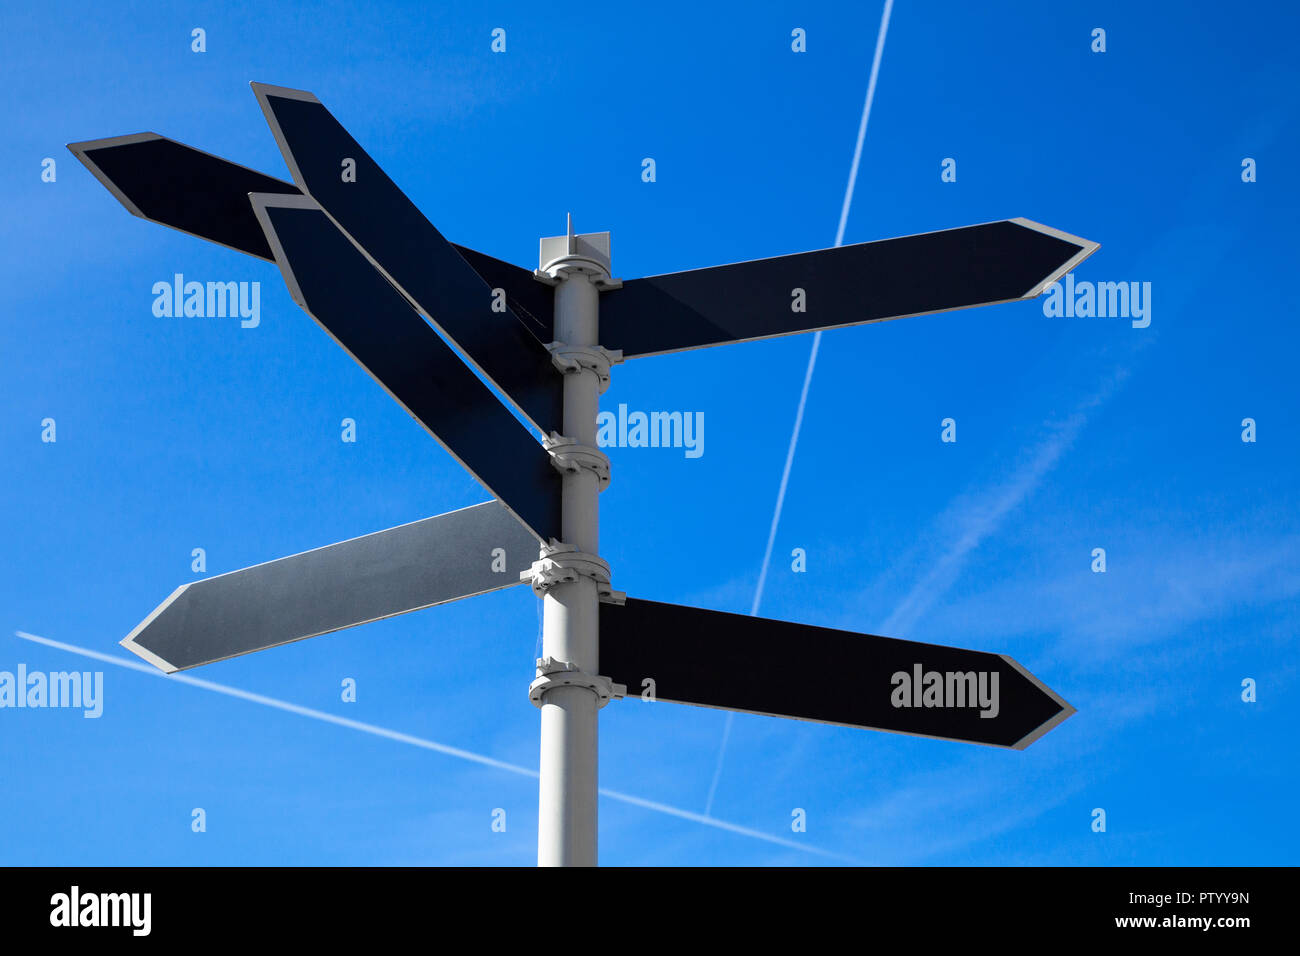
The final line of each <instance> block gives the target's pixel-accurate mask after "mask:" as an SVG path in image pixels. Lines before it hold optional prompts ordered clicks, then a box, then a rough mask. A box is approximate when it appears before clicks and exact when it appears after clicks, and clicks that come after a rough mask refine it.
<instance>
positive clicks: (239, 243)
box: [68, 133, 555, 345]
mask: <svg viewBox="0 0 1300 956" xmlns="http://www.w3.org/2000/svg"><path fill="white" fill-rule="evenodd" d="M68 149H70V150H72V152H73V154H74V155H75V156H76V157H77V158H78V159H80V160H81V162H82V163H84V164H85V166H86V168H87V169H89V170H90V171H91V172H92V173H93V174H94V175H95V178H96V179H98V180H99V181H100V182H101V183H103V184H104V186H105V187H106V188H107V189H108V191H109V192H111V193H112V194H113V195H114V196H115V197H116V198H117V200H118V201H119V202H120V203H121V204H122V205H123V206H125V207H126V209H127V211H128V212H130V213H131V214H132V215H133V216H139V217H140V218H141V219H147V220H149V221H150V222H155V223H158V224H159V225H162V226H169V227H170V228H172V229H179V230H180V231H181V232H185V233H189V234H190V235H192V236H198V237H199V238H200V239H207V240H209V241H211V242H216V243H220V244H221V245H223V246H228V247H229V248H231V249H234V250H236V251H238V252H245V253H247V254H249V255H250V256H257V257H258V258H259V259H266V260H267V261H273V260H274V256H272V255H271V247H270V246H268V245H267V244H266V236H265V235H263V233H262V227H261V226H260V225H259V224H258V222H257V217H256V216H255V215H254V214H253V207H252V206H251V205H249V202H248V194H249V193H255V192H256V193H284V194H285V195H290V196H300V195H302V190H300V189H299V188H298V187H297V186H295V185H294V184H293V183H286V182H285V181H284V180H283V179H276V178H275V177H274V176H267V175H266V174H265V173H259V172H257V170H254V169H249V168H248V167H247V166H240V165H239V164H238V163H232V162H231V161H230V160H228V159H222V158H221V157H220V156H213V155H212V154H211V153H205V152H203V151H202V150H200V149H195V148H194V147H193V146H186V145H185V144H184V143H178V142H176V141H175V140H172V139H166V138H164V137H162V136H159V135H158V134H157V133H135V134H133V135H131V136H114V137H112V138H110V139H95V140H88V141H86V142H84V143H70V144H68ZM451 246H452V248H453V249H455V250H456V252H458V253H459V254H460V256H461V258H463V259H464V260H465V261H466V262H468V263H469V265H470V267H471V268H472V269H473V270H474V271H475V272H477V273H478V274H479V275H480V276H481V277H482V278H483V281H484V282H486V283H487V284H488V286H489V287H490V288H493V289H504V290H505V293H506V303H507V304H508V305H509V306H510V308H511V310H512V311H513V312H514V313H515V315H517V316H518V317H519V318H520V320H521V321H522V322H523V324H524V327H525V328H526V329H528V331H529V333H530V334H531V335H532V336H533V338H534V339H535V340H536V341H537V342H538V343H539V344H542V345H545V344H546V343H548V342H550V341H551V339H552V335H551V329H552V326H553V325H554V320H553V318H552V316H553V312H554V303H555V292H554V290H553V289H552V288H551V287H550V286H547V285H544V284H543V283H541V282H538V281H537V280H536V279H535V278H534V277H533V274H532V272H530V271H529V270H527V269H521V268H520V267H519V266H516V265H512V264H511V263H509V262H503V261H502V260H500V259H495V258H493V257H492V256H489V255H487V254H485V253H482V252H477V251H475V250H473V249H469V248H466V247H465V246H461V245H457V244H456V243H454V242H453V243H452V244H451Z"/></svg>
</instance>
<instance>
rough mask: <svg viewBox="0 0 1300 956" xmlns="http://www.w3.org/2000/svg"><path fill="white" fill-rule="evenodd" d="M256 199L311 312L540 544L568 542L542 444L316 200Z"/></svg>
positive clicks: (292, 288)
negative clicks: (558, 540) (562, 537)
mask: <svg viewBox="0 0 1300 956" xmlns="http://www.w3.org/2000/svg"><path fill="white" fill-rule="evenodd" d="M250 198H251V200H252V203H253V209H254V211H255V212H256V214H257V218H258V221H259V222H261V224H262V228H263V229H264V230H265V232H266V237H267V240H268V242H269V244H270V247H271V249H272V251H273V252H274V254H275V261H276V262H277V264H278V265H279V266H280V272H281V273H282V274H283V276H284V281H285V284H286V285H287V286H288V287H289V292H290V294H292V296H293V298H294V301H295V302H297V303H298V305H300V306H301V307H302V309H303V311H305V312H306V313H307V314H308V315H310V316H311V317H312V318H313V319H315V320H316V321H317V323H319V324H320V326H321V328H323V329H324V330H325V331H326V332H328V333H329V334H330V336H331V337H332V338H333V339H334V341H336V342H337V343H338V344H339V345H341V346H342V347H343V348H344V349H345V350H346V351H347V353H348V354H349V355H351V356H352V358H353V359H355V360H356V362H357V364H359V365H360V366H361V367H362V368H364V369H365V370H366V371H367V372H369V373H370V374H371V376H372V377H373V378H374V379H375V381H377V382H378V383H379V384H380V385H382V386H383V387H384V389H385V390H386V391H387V392H388V394H389V395H391V396H392V397H393V398H394V399H395V400H396V401H397V402H398V403H399V404H400V405H401V406H402V407H403V408H404V409H406V411H407V412H408V413H409V414H410V415H411V417H412V418H414V419H415V420H416V421H417V422H419V423H420V424H422V425H423V426H424V427H425V428H426V429H427V430H428V431H429V434H431V435H433V437H434V438H436V439H437V440H438V442H439V443H440V444H441V445H442V446H443V447H444V448H446V449H447V451H449V452H451V454H452V455H453V456H454V457H455V458H456V460H457V461H459V462H460V464H461V465H463V466H464V467H465V468H466V470H468V471H469V473H470V474H472V475H474V477H476V478H477V479H478V480H479V481H481V482H482V483H483V485H484V486H485V487H486V488H487V489H488V490H489V491H490V492H492V494H494V495H496V496H497V497H498V498H500V499H501V501H502V502H503V503H504V504H505V506H506V507H507V508H509V509H510V510H511V511H512V512H513V513H514V514H515V516H516V517H518V518H519V520H520V521H522V522H523V523H524V524H525V525H527V526H528V527H529V528H530V529H531V530H532V531H533V533H534V534H535V535H536V536H537V537H538V538H540V539H541V540H542V541H547V540H549V539H550V538H559V537H560V535H561V531H560V474H559V472H557V471H556V470H555V469H554V468H553V467H552V466H551V463H550V456H549V454H547V452H546V450H545V449H544V448H542V446H541V444H540V443H539V442H537V441H536V440H535V439H534V438H533V436H532V435H530V434H529V433H528V431H527V429H525V428H524V426H523V425H521V424H520V423H519V422H517V421H516V420H515V419H514V417H513V416H512V415H511V414H510V412H509V411H507V410H506V407H505V406H504V405H502V404H501V403H500V402H498V401H497V400H496V396H494V395H493V394H492V392H491V390H489V389H488V387H487V386H486V385H484V384H483V383H482V382H481V381H479V380H478V378H477V377H476V376H475V375H474V373H473V372H471V371H470V370H469V368H468V367H466V365H465V364H464V363H463V362H461V360H460V358H459V357H458V356H457V355H456V353H455V352H454V351H452V349H451V347H450V346H448V345H447V343H445V342H443V341H442V339H440V338H439V337H438V333H437V332H435V331H434V330H433V329H432V328H430V327H429V325H428V323H426V322H425V321H424V320H423V319H421V318H420V316H419V315H418V314H417V313H416V312H415V310H414V309H412V308H411V306H410V305H409V304H408V303H407V301H406V299H405V298H404V297H403V296H402V295H401V294H400V293H399V292H398V291H397V290H396V289H394V288H393V287H392V286H391V285H390V284H389V283H388V281H387V280H386V279H385V278H384V277H383V276H381V275H380V274H379V273H378V272H376V271H375V270H374V269H373V268H371V265H370V263H369V262H367V261H366V259H365V257H364V256H362V254H361V253H360V252H359V251H358V250H357V248H356V247H355V246H354V245H353V244H352V243H351V242H349V241H348V239H347V237H345V236H344V235H343V234H342V233H341V232H339V231H338V229H336V228H335V227H334V224H333V223H332V222H331V221H330V219H329V217H328V216H326V215H325V213H323V212H322V211H321V210H320V208H319V207H318V206H317V205H316V203H315V201H313V200H312V199H310V198H308V197H306V196H285V195H280V194H275V195H268V194H264V193H254V194H253V195H252V196H251V197H250ZM553 374H554V375H555V377H556V378H557V379H558V378H559V374H558V373H553Z"/></svg>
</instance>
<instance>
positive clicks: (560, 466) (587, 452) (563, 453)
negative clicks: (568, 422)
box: [542, 432, 609, 491]
mask: <svg viewBox="0 0 1300 956" xmlns="http://www.w3.org/2000/svg"><path fill="white" fill-rule="evenodd" d="M542 447H543V448H545V449H546V451H547V452H548V453H549V454H550V456H551V464H552V465H553V466H554V467H555V469H556V470H557V471H559V472H560V474H566V473H568V474H572V473H575V472H578V471H581V470H582V469H584V468H586V469H587V470H589V471H593V472H595V473H596V480H597V481H598V482H599V483H600V490H601V491H604V490H605V489H606V488H608V487H609V456H608V455H606V454H605V453H604V452H603V451H601V450H600V449H599V448H592V447H591V446H590V445H580V444H578V440H577V439H576V438H565V437H564V436H563V435H561V434H559V433H558V432H551V437H550V438H546V439H544V440H543V441H542Z"/></svg>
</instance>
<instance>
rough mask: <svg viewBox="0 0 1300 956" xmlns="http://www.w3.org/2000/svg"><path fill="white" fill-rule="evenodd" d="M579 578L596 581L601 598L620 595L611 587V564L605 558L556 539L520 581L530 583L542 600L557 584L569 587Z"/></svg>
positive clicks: (523, 573) (547, 545) (520, 573)
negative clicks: (568, 585) (585, 552)
mask: <svg viewBox="0 0 1300 956" xmlns="http://www.w3.org/2000/svg"><path fill="white" fill-rule="evenodd" d="M579 577H585V578H591V579H592V580H593V581H595V582H596V593H597V595H598V596H600V597H608V596H611V595H614V594H616V593H618V592H616V591H614V589H613V588H611V587H610V586H609V564H608V563H607V562H606V561H605V559H604V558H602V557H600V556H599V555H595V554H584V553H583V552H581V551H579V550H578V549H577V548H575V547H574V546H573V545H571V544H562V543H561V542H559V541H556V540H555V539H554V538H552V539H551V543H550V544H544V545H542V556H541V557H540V558H538V559H537V560H536V561H534V562H533V563H532V566H531V567H530V568H529V569H528V570H527V571H520V572H519V580H520V581H527V582H529V583H530V584H531V585H532V587H533V593H534V594H536V595H537V596H538V597H544V596H545V595H546V592H547V591H549V590H550V589H551V588H553V587H555V585H557V584H569V583H571V582H573V581H576V580H578V578H579Z"/></svg>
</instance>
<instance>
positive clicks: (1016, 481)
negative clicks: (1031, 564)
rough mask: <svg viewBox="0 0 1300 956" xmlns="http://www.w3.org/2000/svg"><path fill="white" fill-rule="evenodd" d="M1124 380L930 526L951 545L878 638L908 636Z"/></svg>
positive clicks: (1104, 386) (1114, 381) (1116, 375)
mask: <svg viewBox="0 0 1300 956" xmlns="http://www.w3.org/2000/svg"><path fill="white" fill-rule="evenodd" d="M1127 378H1128V369H1127V368H1125V367H1120V368H1117V369H1116V370H1115V371H1114V372H1112V373H1111V374H1110V375H1108V376H1107V377H1106V378H1105V380H1104V381H1103V382H1102V383H1101V385H1100V386H1099V387H1098V388H1097V389H1096V391H1094V392H1093V393H1092V394H1091V395H1089V396H1088V397H1087V398H1085V399H1084V400H1083V401H1082V402H1080V403H1079V404H1078V405H1077V406H1076V407H1075V408H1074V410H1073V411H1072V412H1071V414H1070V415H1069V416H1067V417H1066V418H1065V420H1064V421H1061V422H1058V423H1049V424H1048V426H1047V434H1046V436H1045V437H1043V438H1042V439H1041V440H1040V441H1039V442H1038V443H1037V444H1036V445H1035V446H1034V447H1033V448H1032V449H1030V451H1029V453H1028V454H1027V455H1025V456H1024V457H1023V459H1022V460H1021V461H1020V462H1019V464H1018V465H1016V466H1015V467H1014V468H1013V469H1012V471H1011V474H1010V475H1009V476H1008V477H1007V478H1006V479H1005V480H1004V481H1001V482H997V483H995V484H993V485H991V486H989V487H987V488H982V489H980V490H979V491H977V492H974V493H968V494H963V495H961V496H959V497H957V498H956V499H955V500H953V502H952V503H951V504H949V505H948V507H947V508H946V509H944V511H943V512H942V513H941V514H940V515H939V516H938V517H937V518H936V519H935V522H934V524H935V526H936V528H937V530H938V531H939V533H940V536H941V537H942V538H943V540H947V541H950V542H951V544H950V545H949V546H948V548H947V550H946V551H944V552H943V553H942V554H940V555H939V556H938V557H937V558H936V559H935V560H934V561H933V562H932V563H931V565H930V567H929V570H928V571H926V572H925V573H924V574H923V575H922V576H921V577H920V579H919V580H917V582H916V583H915V584H914V585H913V586H912V588H911V590H910V591H908V592H907V595H906V596H905V597H904V598H903V600H902V601H900V602H899V604H898V605H897V607H895V608H894V611H893V613H892V614H890V616H889V618H888V619H887V620H886V621H885V623H884V625H883V626H882V629H881V632H882V633H884V634H887V635H889V636H890V637H906V636H907V635H908V633H909V632H910V631H911V629H912V627H913V626H914V625H915V624H916V622H917V621H918V620H919V619H920V618H921V617H922V616H923V615H924V614H925V613H926V612H927V611H929V610H930V608H931V607H933V606H934V604H935V602H936V601H938V600H939V599H940V598H941V597H943V596H944V594H946V593H947V591H948V589H949V588H950V587H951V586H952V584H953V582H954V581H955V580H956V579H957V576H958V575H959V574H960V573H961V570H962V567H963V566H964V565H965V563H966V559H967V558H968V557H969V556H970V554H971V552H973V551H974V550H975V549H976V548H978V547H979V546H980V545H981V544H982V543H983V542H984V541H985V540H986V539H987V538H988V537H989V536H990V535H992V534H993V533H994V532H996V531H997V530H998V529H999V528H1000V527H1001V526H1002V523H1003V521H1005V520H1006V518H1007V516H1008V515H1010V514H1012V513H1013V512H1014V511H1015V510H1016V509H1017V508H1019V507H1020V505H1022V504H1023V503H1024V502H1025V500H1026V499H1027V498H1028V497H1029V496H1030V495H1032V494H1033V493H1034V490H1035V489H1037V488H1038V486H1039V485H1040V484H1041V483H1042V481H1043V478H1044V477H1045V476H1046V475H1047V474H1048V473H1049V472H1050V471H1051V470H1052V469H1053V468H1055V467H1056V464H1057V462H1059V461H1060V460H1061V457H1062V456H1063V455H1064V454H1065V453H1066V452H1067V451H1068V450H1069V449H1070V446H1071V445H1073V444H1074V442H1075V439H1076V438H1078V436H1079V433H1080V432H1081V431H1082V430H1083V427H1084V426H1085V425H1086V424H1087V422H1088V418H1089V417H1090V415H1091V414H1092V413H1093V411H1094V410H1095V409H1097V408H1098V407H1100V406H1101V405H1103V404H1105V402H1106V401H1107V399H1109V398H1110V397H1111V396H1112V395H1113V394H1114V393H1115V392H1116V390H1118V388H1119V387H1120V386H1121V385H1122V384H1123V382H1124V381H1125V380H1126V379H1127Z"/></svg>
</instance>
